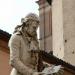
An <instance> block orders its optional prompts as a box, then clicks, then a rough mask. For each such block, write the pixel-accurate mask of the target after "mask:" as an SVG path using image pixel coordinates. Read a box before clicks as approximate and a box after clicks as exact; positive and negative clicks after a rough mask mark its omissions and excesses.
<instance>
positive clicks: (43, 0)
mask: <svg viewBox="0 0 75 75" xmlns="http://www.w3.org/2000/svg"><path fill="white" fill-rule="evenodd" d="M48 2H49V3H48ZM38 4H39V16H40V22H41V23H40V47H41V49H43V50H49V51H51V50H52V51H53V54H54V55H55V56H57V57H58V58H61V59H63V60H65V61H67V62H69V63H70V64H72V65H75V60H74V58H75V46H74V45H75V14H74V13H75V1H74V0H72V1H71V0H39V1H38Z"/></svg>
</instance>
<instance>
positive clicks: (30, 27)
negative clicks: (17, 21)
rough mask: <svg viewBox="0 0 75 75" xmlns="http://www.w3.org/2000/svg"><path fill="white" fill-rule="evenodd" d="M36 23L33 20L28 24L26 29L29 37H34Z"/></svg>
mask: <svg viewBox="0 0 75 75" xmlns="http://www.w3.org/2000/svg"><path fill="white" fill-rule="evenodd" d="M38 24H39V23H38V22H37V21H35V20H30V21H29V22H28V28H27V33H28V34H30V35H31V36H35V35H36V30H37V28H38Z"/></svg>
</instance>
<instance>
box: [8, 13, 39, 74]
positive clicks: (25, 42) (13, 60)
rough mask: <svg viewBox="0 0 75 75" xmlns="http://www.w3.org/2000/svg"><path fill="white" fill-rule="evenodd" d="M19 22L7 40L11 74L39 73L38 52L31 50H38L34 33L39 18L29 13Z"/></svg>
mask: <svg viewBox="0 0 75 75" xmlns="http://www.w3.org/2000/svg"><path fill="white" fill-rule="evenodd" d="M21 22H22V24H21V25H18V26H17V27H16V28H15V31H14V33H13V35H12V36H11V38H10V40H9V48H10V64H11V66H12V67H13V69H12V71H11V75H39V73H38V72H37V65H38V54H37V53H33V52H32V50H39V44H38V40H37V33H36V30H37V28H38V25H39V18H38V16H37V15H36V14H34V13H29V14H28V15H27V16H26V17H25V18H22V20H21Z"/></svg>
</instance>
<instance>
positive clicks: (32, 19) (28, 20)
mask: <svg viewBox="0 0 75 75" xmlns="http://www.w3.org/2000/svg"><path fill="white" fill-rule="evenodd" d="M21 22H22V24H24V27H23V31H26V32H27V33H28V34H30V35H31V36H34V35H36V30H37V28H38V26H39V17H38V16H37V15H36V14H34V13H29V14H28V15H27V16H26V17H25V18H22V20H21Z"/></svg>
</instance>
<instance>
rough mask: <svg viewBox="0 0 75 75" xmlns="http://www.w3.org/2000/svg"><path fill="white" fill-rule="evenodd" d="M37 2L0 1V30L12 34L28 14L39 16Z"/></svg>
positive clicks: (30, 0) (27, 0) (32, 0)
mask: <svg viewBox="0 0 75 75" xmlns="http://www.w3.org/2000/svg"><path fill="white" fill-rule="evenodd" d="M36 1H37V0H0V29H2V30H4V31H6V32H8V33H10V34H12V33H13V31H14V28H15V27H16V26H17V25H19V24H21V18H24V17H25V16H26V15H27V14H28V13H30V12H32V13H36V14H37V15H39V11H38V8H39V6H38V4H37V3H36Z"/></svg>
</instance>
